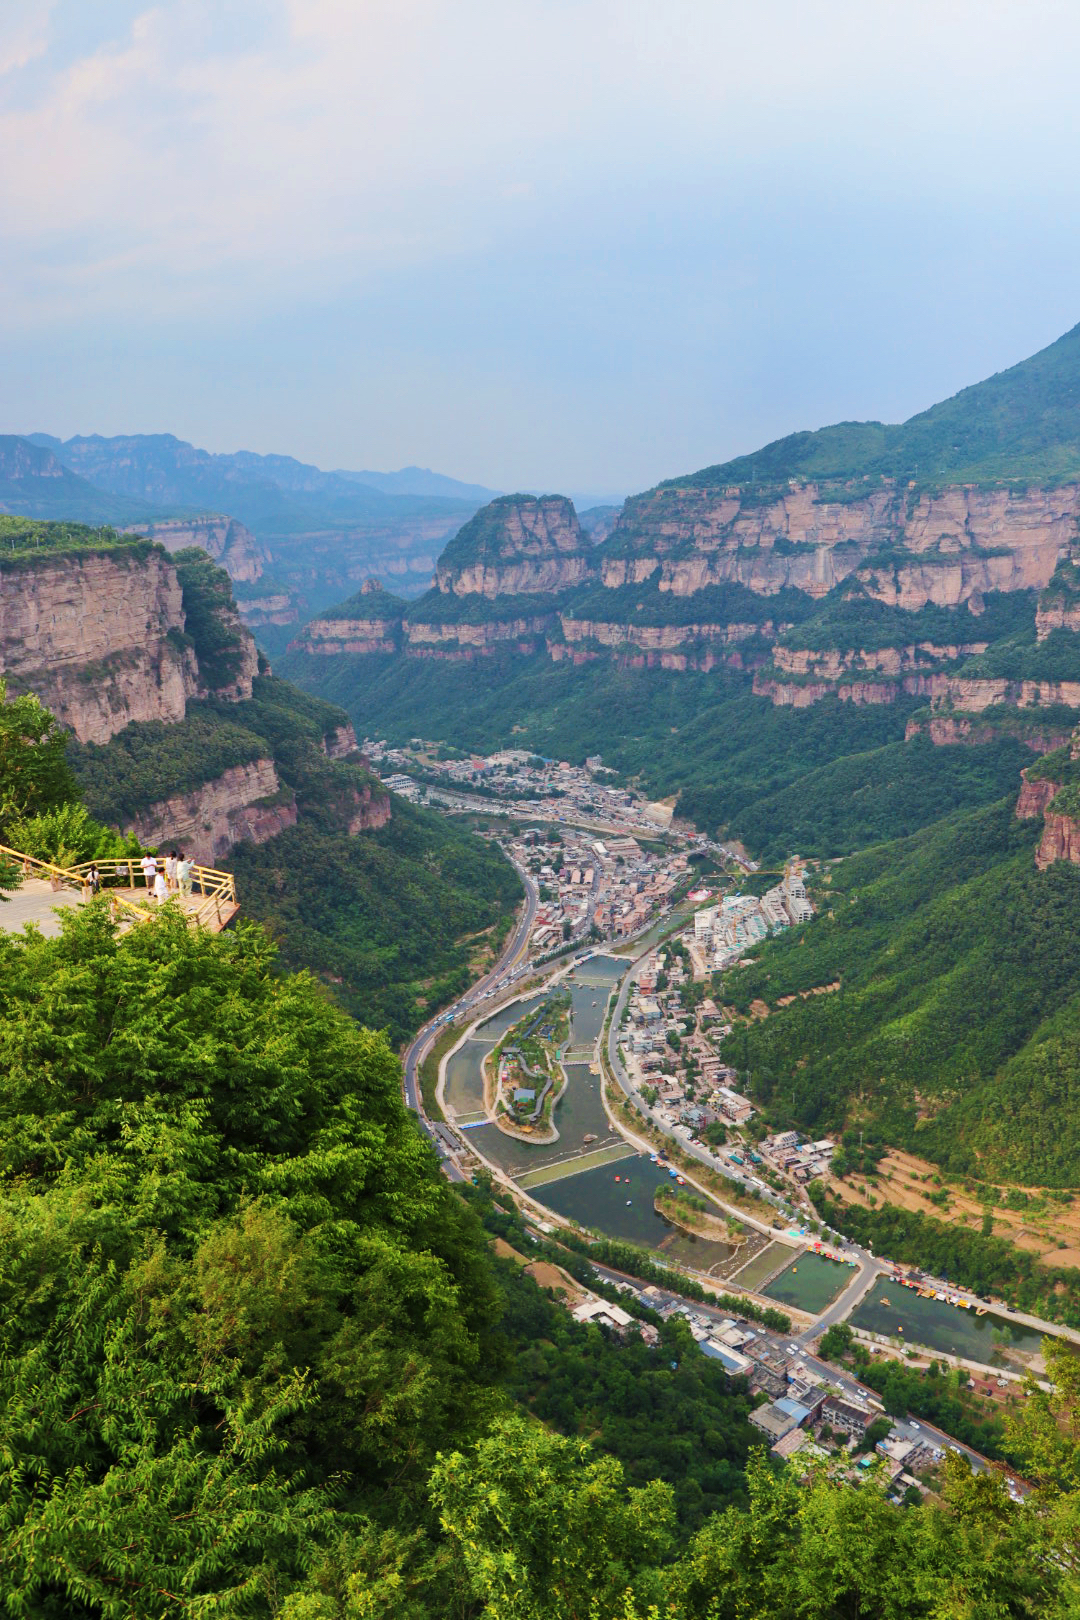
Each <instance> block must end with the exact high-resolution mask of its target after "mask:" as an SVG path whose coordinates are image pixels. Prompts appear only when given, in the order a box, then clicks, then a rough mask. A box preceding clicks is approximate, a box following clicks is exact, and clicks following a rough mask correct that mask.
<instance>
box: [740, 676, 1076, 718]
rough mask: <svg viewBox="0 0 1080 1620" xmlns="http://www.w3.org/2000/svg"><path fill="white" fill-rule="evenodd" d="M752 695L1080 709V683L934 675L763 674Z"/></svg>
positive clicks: (802, 703) (795, 704)
mask: <svg viewBox="0 0 1080 1620" xmlns="http://www.w3.org/2000/svg"><path fill="white" fill-rule="evenodd" d="M754 691H755V692H756V693H758V695H759V696H761V697H767V698H769V699H770V700H771V701H772V703H773V704H774V705H776V706H778V707H784V706H787V707H790V708H796V709H805V708H809V707H810V706H811V704H814V703H817V702H819V701H820V699H821V698H824V697H828V696H830V695H835V696H837V697H839V698H841V699H842V700H844V701H845V702H852V703H892V702H895V700H896V698H897V697H898V696H899V695H900V694H901V693H905V694H906V695H907V696H909V697H924V698H929V699H930V701H931V704H932V705H933V706H934V707H938V706H941V707H945V708H949V709H960V710H963V711H965V712H966V713H968V714H981V713H982V711H983V710H984V709H991V708H997V707H998V706H1000V705H1002V704H1006V705H1008V706H1010V707H1013V708H1020V709H1027V708H1047V707H1056V706H1058V705H1060V706H1063V707H1065V708H1069V709H1080V681H1014V680H1007V679H1006V678H1005V677H1004V676H1000V677H993V678H987V679H981V678H975V677H970V676H964V675H947V674H943V673H937V674H927V675H919V674H909V675H905V676H903V678H902V679H901V680H899V681H877V682H868V681H850V680H844V681H840V682H834V681H823V680H818V681H814V680H809V681H795V680H790V681H785V680H783V679H782V678H780V677H778V676H777V675H776V674H775V673H772V672H769V671H763V672H761V673H759V674H758V675H756V676H755V677H754Z"/></svg>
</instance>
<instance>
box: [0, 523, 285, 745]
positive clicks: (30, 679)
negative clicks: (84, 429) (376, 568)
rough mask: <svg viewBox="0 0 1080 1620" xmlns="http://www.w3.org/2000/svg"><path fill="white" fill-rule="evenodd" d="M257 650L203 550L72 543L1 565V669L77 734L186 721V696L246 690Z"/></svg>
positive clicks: (240, 696) (231, 697) (84, 737)
mask: <svg viewBox="0 0 1080 1620" xmlns="http://www.w3.org/2000/svg"><path fill="white" fill-rule="evenodd" d="M257 673H258V653H257V651H256V648H255V643H254V642H253V640H252V638H251V635H250V632H249V631H248V630H247V629H246V628H245V626H244V625H243V624H242V623H241V622H240V618H239V615H238V614H237V611H236V605H235V603H234V602H233V600H232V592H231V589H230V586H229V581H228V578H227V576H226V575H225V574H224V573H223V572H222V570H221V569H219V568H217V567H215V565H214V564H213V563H212V562H211V561H210V560H209V558H208V557H207V556H206V555H205V553H203V552H196V551H188V552H184V553H181V554H179V555H178V556H177V557H176V558H175V559H173V558H171V557H170V556H169V554H168V553H167V552H166V551H165V550H164V549H163V548H162V547H161V546H159V545H157V544H155V543H152V542H149V541H147V540H143V539H137V538H133V539H132V540H131V541H130V543H120V544H117V543H116V541H115V537H114V538H113V541H112V543H107V544H102V545H101V546H100V548H98V547H96V546H94V545H93V544H92V543H90V542H81V543H78V544H74V543H73V544H72V546H71V547H70V549H61V550H58V551H57V552H56V553H55V554H48V553H46V554H42V555H40V556H34V555H32V554H31V555H27V554H19V555H18V556H16V557H15V558H12V559H5V560H4V561H3V566H2V567H0V675H3V676H4V677H5V678H6V679H7V681H8V683H9V688H10V690H11V691H12V692H20V691H32V692H36V693H37V695H38V696H39V697H40V698H41V700H42V702H43V703H45V704H46V705H47V706H48V707H49V708H50V709H52V710H53V712H54V713H55V714H56V715H57V716H58V717H59V718H60V720H61V721H62V722H63V723H64V725H65V726H68V727H69V728H70V730H71V731H72V732H74V734H75V736H76V738H77V739H78V740H79V741H80V742H97V743H102V742H107V741H108V739H109V738H110V737H114V736H115V735H116V734H117V733H118V732H120V731H122V730H123V729H124V727H125V726H127V725H129V724H130V723H131V722H132V721H134V720H162V721H165V722H167V723H169V722H175V721H178V720H182V719H183V718H184V716H185V714H186V712H187V705H188V701H189V699H191V698H194V697H204V696H213V697H217V698H224V699H225V700H226V701H239V700H244V699H247V698H250V697H251V693H252V681H253V679H254V677H255V675H256V674H257Z"/></svg>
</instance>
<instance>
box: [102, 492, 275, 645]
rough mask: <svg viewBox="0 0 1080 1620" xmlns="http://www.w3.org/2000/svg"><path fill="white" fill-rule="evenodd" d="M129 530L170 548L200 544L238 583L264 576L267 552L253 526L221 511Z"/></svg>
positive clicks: (160, 520) (128, 531) (171, 519)
mask: <svg viewBox="0 0 1080 1620" xmlns="http://www.w3.org/2000/svg"><path fill="white" fill-rule="evenodd" d="M125 532H126V533H128V534H145V535H147V536H148V537H149V538H150V539H152V540H158V541H160V543H161V544H162V545H163V546H164V547H165V549H166V551H184V550H185V549H186V548H187V547H188V546H198V547H199V549H200V550H201V551H205V552H206V553H207V554H208V556H210V557H212V558H213V559H214V561H215V562H216V563H220V564H221V566H222V568H224V570H225V572H226V573H227V574H228V576H229V578H230V579H231V580H233V581H234V582H236V583H237V584H252V583H253V582H254V581H255V580H257V579H260V578H261V577H262V571H263V562H264V561H265V553H264V552H263V550H262V547H261V546H260V545H259V542H258V541H257V540H256V538H255V536H254V535H253V534H252V532H251V530H250V529H246V528H245V527H244V525H243V524H242V523H238V522H237V520H236V519H235V518H231V517H226V516H224V515H223V514H222V513H220V512H211V513H209V514H207V515H204V516H202V517H195V518H162V519H159V520H158V521H157V522H155V523H151V524H135V525H133V526H132V527H131V528H129V529H128V530H126V531H125ZM286 622H287V621H286Z"/></svg>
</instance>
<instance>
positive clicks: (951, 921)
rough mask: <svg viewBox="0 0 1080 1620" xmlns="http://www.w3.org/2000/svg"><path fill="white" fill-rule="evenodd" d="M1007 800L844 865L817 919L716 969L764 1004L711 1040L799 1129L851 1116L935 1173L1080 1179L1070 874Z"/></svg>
mask: <svg viewBox="0 0 1080 1620" xmlns="http://www.w3.org/2000/svg"><path fill="white" fill-rule="evenodd" d="M1013 804H1014V799H1013V798H1011V797H1010V798H1009V799H1006V800H1002V801H1001V802H1000V803H998V804H994V805H991V806H988V807H986V808H984V809H981V810H977V811H971V812H968V813H965V814H960V815H956V816H954V817H951V818H949V819H947V820H945V821H943V822H942V823H941V824H940V825H938V826H936V827H931V828H927V829H926V830H924V831H923V832H920V833H917V834H916V835H915V836H914V837H911V838H908V839H903V840H899V841H896V842H893V843H888V844H882V845H880V846H878V847H876V848H874V849H870V850H866V851H865V852H864V853H862V854H861V855H855V856H852V857H851V858H850V859H848V860H846V861H843V862H842V863H841V864H840V865H838V866H836V867H834V868H832V869H831V870H830V871H829V872H828V873H827V874H826V880H825V882H824V883H823V884H822V885H821V887H820V890H819V892H818V894H817V895H816V896H815V898H816V900H817V902H818V905H819V907H820V910H821V913H822V915H821V916H820V917H819V918H818V919H817V920H815V921H814V922H813V923H811V924H809V925H808V926H807V927H805V928H803V929H799V930H793V931H792V933H791V934H790V935H788V936H785V937H783V938H780V939H778V940H775V941H772V942H770V943H769V944H768V945H766V946H764V947H763V948H762V949H761V950H760V951H759V952H757V953H756V960H755V962H754V963H753V964H752V965H750V966H747V967H743V968H740V969H738V970H734V971H731V972H729V973H727V974H726V975H725V977H724V981H723V994H724V997H725V999H727V1000H728V1001H730V1002H732V1003H733V1004H734V1005H735V1006H736V1007H737V1008H738V1009H739V1010H740V1011H742V1012H749V1010H750V1007H751V1003H752V1002H754V1001H755V1000H759V1001H762V1002H764V1003H765V1004H766V1005H767V1006H768V1007H769V1008H770V1012H769V1016H768V1017H767V1018H766V1019H762V1020H759V1021H755V1022H751V1023H750V1024H746V1025H742V1026H740V1027H739V1028H738V1029H737V1030H736V1031H735V1033H734V1034H733V1035H732V1036H731V1037H730V1038H729V1040H728V1042H727V1048H726V1049H727V1051H728V1053H729V1055H730V1056H731V1057H732V1058H733V1059H734V1060H735V1061H737V1062H738V1064H739V1066H740V1067H742V1068H749V1069H750V1070H751V1071H752V1072H753V1075H754V1089H755V1095H757V1096H760V1097H761V1098H762V1099H763V1100H767V1101H768V1102H769V1103H770V1104H771V1105H773V1106H775V1107H777V1108H782V1109H784V1110H785V1111H787V1112H788V1113H792V1112H793V1114H794V1117H796V1118H797V1119H799V1120H800V1121H802V1122H804V1123H805V1124H806V1125H807V1127H808V1128H810V1129H811V1130H813V1132H814V1134H818V1135H820V1134H821V1132H822V1130H824V1129H825V1128H826V1127H829V1128H835V1127H836V1126H838V1125H840V1124H841V1123H842V1122H843V1121H844V1119H845V1118H846V1117H847V1116H848V1114H849V1113H851V1112H852V1111H854V1112H856V1113H857V1114H858V1116H859V1118H860V1120H868V1121H873V1122H877V1123H880V1124H881V1125H882V1126H883V1128H884V1130H885V1132H886V1134H887V1136H888V1139H889V1140H890V1141H892V1142H895V1143H898V1144H901V1145H904V1146H907V1147H911V1148H913V1149H915V1150H916V1151H917V1152H919V1153H920V1154H923V1155H926V1156H928V1157H930V1158H932V1159H935V1160H937V1161H938V1162H939V1163H940V1164H942V1165H944V1166H946V1167H947V1168H949V1169H951V1170H955V1171H961V1172H979V1173H981V1174H983V1175H984V1176H986V1177H987V1178H988V1179H991V1180H993V1179H995V1178H999V1179H1002V1180H1006V1181H1013V1182H1025V1183H1034V1184H1038V1185H1043V1186H1052V1187H1062V1186H1075V1185H1076V1184H1077V1182H1078V1181H1080V1169H1078V1166H1080V1131H1078V1126H1077V1120H1078V1118H1080V1044H1078V1039H1077V1037H1078V1035H1080V869H1078V868H1077V867H1075V866H1072V865H1070V864H1068V863H1066V862H1058V863H1056V864H1055V865H1053V866H1051V867H1050V868H1049V869H1048V870H1047V871H1045V872H1038V871H1036V869H1035V863H1034V858H1033V846H1034V843H1035V839H1036V828H1035V826H1034V825H1033V824H1032V823H1030V822H1018V821H1017V820H1016V818H1015V816H1014V814H1013ZM836 983H839V989H838V990H836V991H835V992H834V993H831V994H829V995H818V996H809V997H807V998H805V999H803V998H802V997H801V996H800V995H799V992H800V991H803V990H811V989H813V988H814V987H815V986H824V985H832V984H836ZM790 996H794V997H795V998H796V999H795V1000H794V1001H792V1002H791V1003H790V1005H785V1006H780V1005H778V1003H779V1002H781V1001H782V1000H786V998H788V997H790ZM793 1099H794V1100H793ZM819 1127H820V1129H819Z"/></svg>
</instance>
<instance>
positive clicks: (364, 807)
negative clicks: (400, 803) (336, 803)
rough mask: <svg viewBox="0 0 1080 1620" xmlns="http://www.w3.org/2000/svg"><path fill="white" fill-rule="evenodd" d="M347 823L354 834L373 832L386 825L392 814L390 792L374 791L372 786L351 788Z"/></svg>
mask: <svg viewBox="0 0 1080 1620" xmlns="http://www.w3.org/2000/svg"><path fill="white" fill-rule="evenodd" d="M349 797H350V805H349V811H348V819H347V822H346V825H347V827H348V830H349V832H350V833H352V834H354V835H355V834H356V833H361V832H372V831H374V830H375V829H376V828H378V827H385V826H386V824H387V822H388V821H389V820H390V817H391V814H392V808H391V803H392V802H391V798H390V795H389V793H374V792H372V789H371V788H370V786H366V787H363V788H355V787H354V788H351V789H350V790H349Z"/></svg>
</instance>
